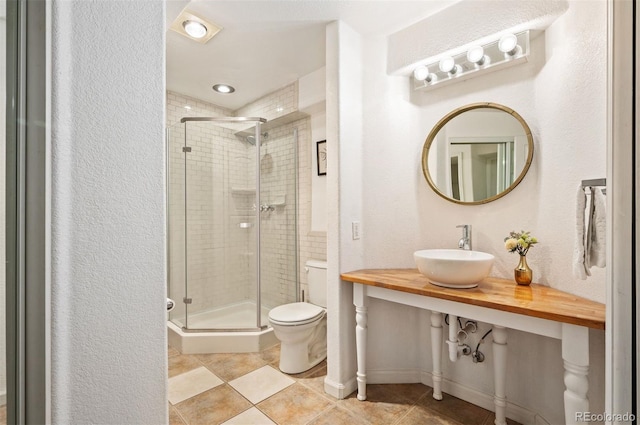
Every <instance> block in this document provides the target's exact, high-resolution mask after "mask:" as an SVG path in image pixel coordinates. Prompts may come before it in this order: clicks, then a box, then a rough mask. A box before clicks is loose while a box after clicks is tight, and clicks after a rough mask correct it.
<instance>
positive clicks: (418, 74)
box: [413, 65, 429, 81]
mask: <svg viewBox="0 0 640 425" xmlns="http://www.w3.org/2000/svg"><path fill="white" fill-rule="evenodd" d="M428 76H429V68H427V67H426V66H424V65H420V66H419V67H417V68H416V69H414V70H413V78H415V79H416V80H417V81H424V80H426V79H427V77H428Z"/></svg>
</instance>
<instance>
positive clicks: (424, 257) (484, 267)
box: [413, 249, 495, 288]
mask: <svg viewBox="0 0 640 425" xmlns="http://www.w3.org/2000/svg"><path fill="white" fill-rule="evenodd" d="M413 258H414V260H415V261H416V266H418V270H420V273H422V274H423V275H425V276H427V279H429V282H431V283H433V284H434V285H438V286H444V287H445V288H475V287H476V286H478V283H480V282H481V281H482V279H484V278H485V277H487V276H489V272H490V271H491V266H493V260H494V259H495V257H494V256H493V255H491V254H487V253H486V252H480V251H465V250H463V249H424V250H422V251H416V252H414V253H413Z"/></svg>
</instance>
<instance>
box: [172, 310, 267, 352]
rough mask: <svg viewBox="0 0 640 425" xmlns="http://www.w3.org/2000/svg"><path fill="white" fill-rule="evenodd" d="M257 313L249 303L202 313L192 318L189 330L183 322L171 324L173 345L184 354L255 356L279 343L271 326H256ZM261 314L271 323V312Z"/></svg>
mask: <svg viewBox="0 0 640 425" xmlns="http://www.w3.org/2000/svg"><path fill="white" fill-rule="evenodd" d="M255 311H256V307H255V304H254V303H251V302H245V303H240V304H235V305H232V306H226V307H223V308H219V309H215V310H211V311H206V312H202V313H198V314H195V315H192V316H189V329H188V330H186V331H185V330H184V329H183V328H182V323H180V322H177V323H174V322H172V321H167V326H168V337H169V345H171V346H172V347H174V348H176V349H177V350H179V351H180V352H181V353H183V354H206V353H253V352H258V351H261V350H263V349H265V348H269V347H271V346H273V345H275V344H277V343H278V340H277V338H276V337H275V335H274V334H273V329H272V328H271V327H265V328H264V329H258V328H256V327H255V326H256V323H255ZM261 313H262V314H261V316H262V317H261V320H262V323H265V324H267V323H268V314H269V309H267V308H262V312H261ZM212 328H215V329H221V330H213V331H212V330H211V329H212ZM199 329H201V330H199ZM234 329H235V330H234Z"/></svg>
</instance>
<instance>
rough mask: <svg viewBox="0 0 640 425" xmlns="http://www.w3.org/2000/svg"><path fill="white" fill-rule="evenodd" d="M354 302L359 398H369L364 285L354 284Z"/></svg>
mask: <svg viewBox="0 0 640 425" xmlns="http://www.w3.org/2000/svg"><path fill="white" fill-rule="evenodd" d="M353 304H354V305H355V306H356V353H357V361H358V371H357V372H356V380H357V382H358V400H366V399H367V364H366V360H367V294H366V288H365V287H364V285H360V284H354V285H353Z"/></svg>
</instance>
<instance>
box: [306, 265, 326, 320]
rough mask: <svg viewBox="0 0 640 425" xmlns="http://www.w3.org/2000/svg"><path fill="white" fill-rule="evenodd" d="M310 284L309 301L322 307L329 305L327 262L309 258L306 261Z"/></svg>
mask: <svg viewBox="0 0 640 425" xmlns="http://www.w3.org/2000/svg"><path fill="white" fill-rule="evenodd" d="M305 270H306V272H307V282H308V284H309V299H308V300H307V301H309V302H310V303H311V304H315V305H317V306H320V307H324V308H326V307H327V262H326V261H322V260H309V261H307V262H306V263H305Z"/></svg>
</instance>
